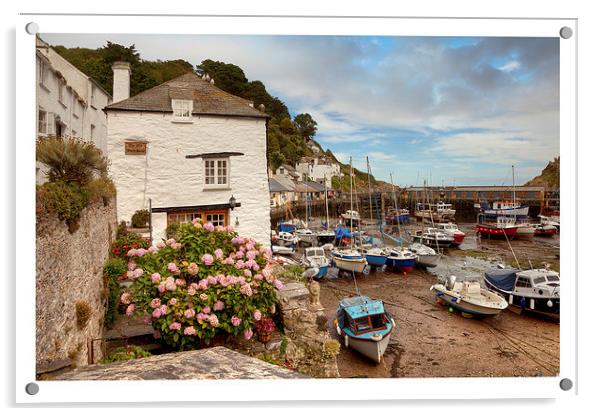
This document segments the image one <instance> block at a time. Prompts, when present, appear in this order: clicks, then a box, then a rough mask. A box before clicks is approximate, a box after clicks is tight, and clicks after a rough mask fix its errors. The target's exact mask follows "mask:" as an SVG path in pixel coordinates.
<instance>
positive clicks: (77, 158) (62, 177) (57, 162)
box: [36, 137, 109, 185]
mask: <svg viewBox="0 0 602 416" xmlns="http://www.w3.org/2000/svg"><path fill="white" fill-rule="evenodd" d="M36 160H37V161H38V162H41V163H43V164H45V165H46V166H47V167H48V169H49V170H48V179H49V180H50V182H56V181H61V182H67V183H78V184H80V185H86V184H88V183H89V182H90V181H91V180H92V179H93V178H94V175H98V176H99V177H106V175H107V171H108V166H109V162H108V159H107V158H106V157H105V156H104V155H103V153H102V151H101V150H100V149H98V148H97V147H96V146H95V145H94V144H93V143H91V142H85V141H82V140H79V139H75V138H63V137H47V138H39V139H38V141H37V144H36Z"/></svg>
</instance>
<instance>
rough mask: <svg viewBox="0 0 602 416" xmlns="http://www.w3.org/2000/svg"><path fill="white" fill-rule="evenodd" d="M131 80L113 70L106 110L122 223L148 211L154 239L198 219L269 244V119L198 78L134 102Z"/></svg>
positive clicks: (122, 69) (122, 68)
mask: <svg viewBox="0 0 602 416" xmlns="http://www.w3.org/2000/svg"><path fill="white" fill-rule="evenodd" d="M129 75H130V70H129V66H128V64H127V63H123V62H121V63H115V64H114V65H113V94H114V103H113V104H112V105H109V106H107V107H105V111H106V113H107V116H108V126H109V131H108V136H107V143H108V145H107V147H108V155H109V158H110V160H111V166H110V174H111V177H112V179H113V181H114V182H115V186H116V188H117V216H118V220H119V221H122V220H125V221H126V222H129V221H130V220H131V217H132V214H134V212H136V211H137V210H141V209H148V208H149V207H150V208H151V222H152V233H153V234H152V235H153V239H154V240H157V239H158V238H161V237H164V236H165V229H166V227H167V226H168V224H170V223H174V222H175V223H182V222H187V221H191V220H192V219H193V218H195V217H199V218H202V219H203V221H205V222H211V223H213V224H214V225H232V226H234V227H235V229H236V231H238V232H239V233H240V234H241V235H244V236H249V237H253V238H255V239H256V240H257V241H259V242H261V243H264V244H268V243H269V241H270V240H269V239H270V195H269V189H268V168H267V158H266V147H267V133H266V131H267V130H266V127H267V119H268V115H267V114H265V113H263V112H261V111H259V110H257V109H255V108H254V107H253V104H252V103H251V102H250V101H247V100H245V99H243V98H240V97H236V96H234V95H231V94H228V93H226V92H224V91H222V90H220V89H219V88H217V87H216V86H215V85H213V82H212V80H210V79H209V78H208V77H201V76H199V75H197V74H195V73H187V74H184V75H182V76H180V77H177V78H175V79H172V80H170V81H167V82H165V83H163V84H161V85H158V86H156V87H154V88H151V89H149V90H146V91H144V92H142V93H140V94H138V95H136V96H134V97H130V96H129Z"/></svg>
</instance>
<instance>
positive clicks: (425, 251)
mask: <svg viewBox="0 0 602 416" xmlns="http://www.w3.org/2000/svg"><path fill="white" fill-rule="evenodd" d="M408 248H409V249H410V251H411V252H412V253H414V254H416V255H417V256H418V259H416V264H418V265H420V266H423V267H436V266H437V265H438V264H439V260H440V259H441V254H439V253H437V252H436V251H435V250H434V249H432V248H430V247H429V246H427V245H424V244H421V243H416V242H414V243H411V244H410V245H409V246H408Z"/></svg>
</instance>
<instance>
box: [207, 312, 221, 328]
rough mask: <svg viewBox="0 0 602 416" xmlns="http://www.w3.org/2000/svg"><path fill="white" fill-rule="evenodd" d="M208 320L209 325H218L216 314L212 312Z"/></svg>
mask: <svg viewBox="0 0 602 416" xmlns="http://www.w3.org/2000/svg"><path fill="white" fill-rule="evenodd" d="M208 321H209V325H211V326H212V327H214V328H215V327H216V326H218V325H219V319H218V318H217V316H216V315H215V314H214V313H212V314H211V315H210V316H209V318H208Z"/></svg>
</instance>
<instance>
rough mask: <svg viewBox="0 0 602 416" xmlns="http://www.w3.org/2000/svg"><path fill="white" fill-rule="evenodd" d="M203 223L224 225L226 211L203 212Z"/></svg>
mask: <svg viewBox="0 0 602 416" xmlns="http://www.w3.org/2000/svg"><path fill="white" fill-rule="evenodd" d="M204 222H205V223H207V222H210V223H212V224H213V225H216V226H217V225H221V226H225V225H226V213H225V212H212V213H207V214H205V221H204Z"/></svg>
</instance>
